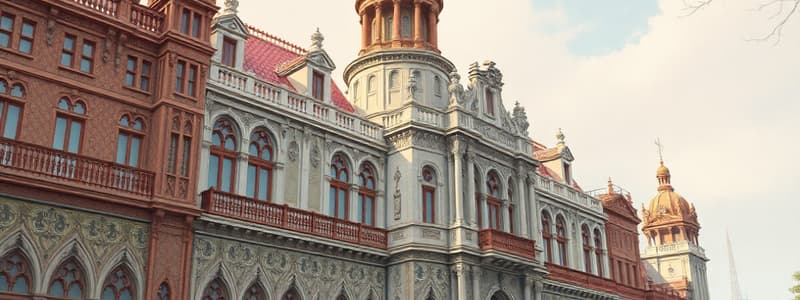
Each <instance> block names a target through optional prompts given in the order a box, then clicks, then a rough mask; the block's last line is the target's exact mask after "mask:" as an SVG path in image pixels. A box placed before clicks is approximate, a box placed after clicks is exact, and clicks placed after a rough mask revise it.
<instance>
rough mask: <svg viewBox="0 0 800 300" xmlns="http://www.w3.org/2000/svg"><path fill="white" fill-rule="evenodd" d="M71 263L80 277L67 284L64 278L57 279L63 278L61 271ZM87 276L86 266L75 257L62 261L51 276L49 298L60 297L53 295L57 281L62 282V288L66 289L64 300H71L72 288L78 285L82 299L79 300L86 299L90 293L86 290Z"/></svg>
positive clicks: (48, 289) (48, 288) (48, 286)
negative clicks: (70, 292)
mask: <svg viewBox="0 0 800 300" xmlns="http://www.w3.org/2000/svg"><path fill="white" fill-rule="evenodd" d="M70 263H71V264H73V265H75V269H76V270H75V271H77V272H78V274H77V275H79V276H76V278H75V279H74V280H72V281H70V282H65V281H64V280H63V278H57V277H56V276H61V277H63V274H61V273H62V272H61V271H62V270H63V269H64V268H65V267H66V266H67V264H70ZM85 274H86V271H85V268H84V266H83V265H81V263H80V262H79V261H78V260H77V259H75V258H74V257H70V258H68V259H66V260H64V261H62V262H61V263H60V264H59V265H58V267H57V268H56V270H55V271H54V272H53V274H52V275H51V276H52V277H51V278H50V280H49V281H48V282H49V284H48V285H47V296H49V297H58V296H56V295H53V284H55V282H56V281H60V282H61V288H62V289H64V290H63V292H64V296H65V297H61V298H63V299H71V298H70V297H69V296H68V295H69V291H70V287H71V286H72V284H78V287H79V288H80V290H81V298H79V299H83V298H85V297H86V294H87V292H88V291H87V290H86V283H85V280H86V278H85ZM65 283H68V284H65Z"/></svg>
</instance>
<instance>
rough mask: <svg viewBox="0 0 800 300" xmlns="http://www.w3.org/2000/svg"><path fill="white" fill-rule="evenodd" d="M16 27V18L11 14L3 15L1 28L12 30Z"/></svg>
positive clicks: (0, 21) (0, 19) (0, 23)
mask: <svg viewBox="0 0 800 300" xmlns="http://www.w3.org/2000/svg"><path fill="white" fill-rule="evenodd" d="M13 27H14V18H13V17H11V16H3V17H1V18H0V29H2V30H8V31H11V29H13Z"/></svg>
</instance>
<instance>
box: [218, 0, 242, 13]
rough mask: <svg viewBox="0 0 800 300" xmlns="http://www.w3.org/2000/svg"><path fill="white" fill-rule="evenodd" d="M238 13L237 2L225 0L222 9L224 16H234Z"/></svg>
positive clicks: (236, 0)
mask: <svg viewBox="0 0 800 300" xmlns="http://www.w3.org/2000/svg"><path fill="white" fill-rule="evenodd" d="M238 12H239V0H225V8H223V9H222V14H224V15H235V14H237V13H238Z"/></svg>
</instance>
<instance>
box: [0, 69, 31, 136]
mask: <svg viewBox="0 0 800 300" xmlns="http://www.w3.org/2000/svg"><path fill="white" fill-rule="evenodd" d="M8 96H10V97H8ZM24 97H25V88H24V87H23V86H22V84H19V83H15V84H13V85H11V88H10V89H9V83H8V82H7V81H6V80H4V79H0V134H2V137H3V138H7V139H12V140H13V139H16V138H17V135H19V131H20V127H19V125H20V123H21V121H22V107H23V104H24V103H23V102H22V100H23V98H24Z"/></svg>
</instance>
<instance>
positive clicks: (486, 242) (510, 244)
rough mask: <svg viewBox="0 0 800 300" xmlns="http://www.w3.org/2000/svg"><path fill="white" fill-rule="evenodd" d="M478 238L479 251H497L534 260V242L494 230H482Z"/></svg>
mask: <svg viewBox="0 0 800 300" xmlns="http://www.w3.org/2000/svg"><path fill="white" fill-rule="evenodd" d="M478 236H479V237H478V239H479V246H480V247H481V250H497V251H500V252H506V253H510V254H514V255H518V256H522V257H524V258H527V259H535V258H536V241H534V240H529V239H526V238H523V237H519V236H516V235H513V234H511V233H508V232H502V231H499V230H495V229H483V230H481V231H480V232H479V233H478Z"/></svg>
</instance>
